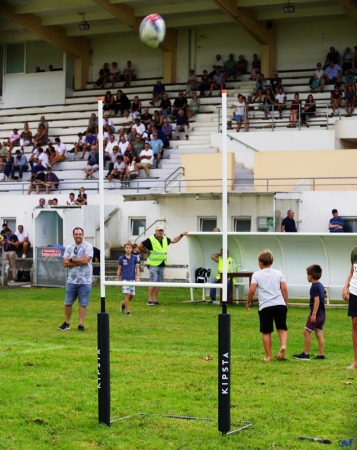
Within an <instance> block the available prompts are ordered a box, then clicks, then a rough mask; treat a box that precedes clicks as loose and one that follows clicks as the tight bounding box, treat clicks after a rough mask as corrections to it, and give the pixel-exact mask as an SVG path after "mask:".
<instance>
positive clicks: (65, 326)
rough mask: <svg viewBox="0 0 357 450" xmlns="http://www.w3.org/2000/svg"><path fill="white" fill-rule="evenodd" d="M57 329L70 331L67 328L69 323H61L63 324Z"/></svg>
mask: <svg viewBox="0 0 357 450" xmlns="http://www.w3.org/2000/svg"><path fill="white" fill-rule="evenodd" d="M58 329H59V330H61V331H66V330H70V329H71V327H70V326H69V323H67V322H63V324H62V325H61V326H60V327H58Z"/></svg>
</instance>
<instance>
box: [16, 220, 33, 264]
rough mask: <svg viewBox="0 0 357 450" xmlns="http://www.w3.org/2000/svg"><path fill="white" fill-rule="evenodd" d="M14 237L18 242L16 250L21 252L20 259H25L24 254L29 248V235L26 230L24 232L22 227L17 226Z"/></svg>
mask: <svg viewBox="0 0 357 450" xmlns="http://www.w3.org/2000/svg"><path fill="white" fill-rule="evenodd" d="M15 234H16V236H17V239H18V242H19V245H18V247H17V248H18V249H21V250H22V259H25V258H26V254H27V252H28V249H29V248H30V247H31V244H30V241H29V234H28V232H27V231H26V230H24V226H23V225H19V226H18V227H17V231H16V233H15Z"/></svg>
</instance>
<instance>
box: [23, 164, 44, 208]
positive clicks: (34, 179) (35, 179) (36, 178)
mask: <svg viewBox="0 0 357 450" xmlns="http://www.w3.org/2000/svg"><path fill="white" fill-rule="evenodd" d="M44 179H45V173H44V172H39V173H34V174H32V176H31V180H30V185H29V187H28V189H27V194H28V195H30V194H31V192H32V191H33V190H35V189H36V185H37V184H38V183H40V182H41V181H44ZM42 200H43V206H42V207H45V206H44V204H45V200H44V199H41V198H40V204H39V206H37V207H36V208H35V209H38V208H40V207H41V202H42Z"/></svg>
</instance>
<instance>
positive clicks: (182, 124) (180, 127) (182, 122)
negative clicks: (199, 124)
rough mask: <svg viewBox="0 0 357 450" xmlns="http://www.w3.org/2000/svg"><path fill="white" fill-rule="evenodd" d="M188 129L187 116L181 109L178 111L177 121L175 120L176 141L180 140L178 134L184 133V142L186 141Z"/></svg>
mask: <svg viewBox="0 0 357 450" xmlns="http://www.w3.org/2000/svg"><path fill="white" fill-rule="evenodd" d="M189 128H190V124H189V122H188V117H187V114H186V113H185V112H184V111H183V109H180V111H179V113H178V115H177V119H176V131H175V134H176V139H180V136H179V132H180V131H185V135H186V141H188V129H189Z"/></svg>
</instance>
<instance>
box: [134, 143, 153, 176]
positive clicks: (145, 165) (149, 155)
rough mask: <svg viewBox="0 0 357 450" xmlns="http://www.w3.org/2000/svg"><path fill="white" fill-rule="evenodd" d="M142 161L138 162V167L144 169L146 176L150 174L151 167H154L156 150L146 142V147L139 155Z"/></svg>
mask: <svg viewBox="0 0 357 450" xmlns="http://www.w3.org/2000/svg"><path fill="white" fill-rule="evenodd" d="M139 160H140V162H139V163H137V164H136V167H137V168H138V169H139V170H140V169H144V170H145V173H146V176H147V177H149V176H150V169H152V168H153V167H154V152H153V151H152V149H151V148H150V144H148V143H146V144H145V146H144V149H143V150H141V152H140V155H139Z"/></svg>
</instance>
